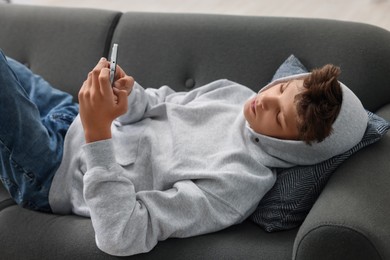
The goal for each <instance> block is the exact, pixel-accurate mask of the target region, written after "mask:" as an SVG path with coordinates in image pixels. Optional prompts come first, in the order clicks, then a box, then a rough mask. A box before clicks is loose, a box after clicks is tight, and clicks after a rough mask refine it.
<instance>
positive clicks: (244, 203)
mask: <svg viewBox="0 0 390 260" xmlns="http://www.w3.org/2000/svg"><path fill="white" fill-rule="evenodd" d="M108 65H109V63H108V61H107V60H106V59H104V58H102V59H101V60H100V61H99V63H98V64H97V65H96V67H95V68H94V69H93V70H92V71H91V72H90V73H89V74H88V77H87V79H86V81H85V82H84V84H83V86H82V87H81V89H80V92H79V103H80V111H79V112H80V116H76V113H77V106H76V105H74V104H72V102H70V101H69V99H68V96H67V95H66V94H64V93H61V92H57V91H55V90H53V89H51V88H50V87H49V86H48V84H47V83H46V82H44V81H43V80H42V79H41V78H39V77H38V76H35V75H33V74H31V72H29V71H28V70H27V69H26V68H24V67H23V66H21V65H20V64H18V63H16V62H15V61H12V60H9V61H8V62H7V61H6V59H5V58H4V56H3V58H2V59H1V60H0V86H1V89H2V92H1V94H0V101H1V105H0V107H1V113H0V114H2V115H1V116H2V117H1V118H0V120H2V122H5V121H3V120H13V122H12V126H11V127H3V124H2V127H1V128H2V129H1V130H0V141H1V143H2V146H1V149H2V154H1V162H2V165H3V167H2V170H1V174H2V176H3V177H2V180H3V183H4V185H5V186H6V187H7V188H8V189H9V190H10V193H11V194H12V195H13V197H14V199H15V200H16V201H17V202H18V203H19V204H22V205H23V206H26V207H29V208H33V209H37V210H46V211H53V212H54V213H60V214H71V213H74V214H78V215H81V216H86V217H91V220H92V224H93V227H94V229H95V233H96V243H97V245H98V247H99V248H100V249H101V250H103V251H105V252H107V253H109V254H114V255H132V254H138V253H142V252H147V251H150V250H151V249H152V248H153V247H154V246H155V245H156V243H157V242H158V241H160V240H164V239H166V238H168V237H187V236H195V235H199V234H204V233H209V232H213V231H217V230H220V229H223V228H226V227H228V226H230V225H233V224H236V223H240V222H241V221H243V220H245V219H246V218H247V217H248V216H249V215H250V214H251V213H252V212H253V210H254V209H255V208H256V206H257V204H258V202H259V201H260V199H261V198H262V197H263V196H264V194H265V193H266V192H267V191H268V190H269V189H270V188H271V187H272V185H273V184H274V182H275V179H276V176H275V174H274V172H273V171H272V167H291V166H293V165H297V164H313V163H317V162H319V161H323V160H325V159H328V158H330V157H332V156H334V155H337V154H339V153H341V152H343V151H346V150H348V149H350V148H351V147H352V146H354V145H355V144H357V143H358V142H359V141H360V139H361V138H362V136H363V134H364V131H365V128H366V125H367V114H366V112H365V110H364V109H363V107H362V105H361V103H360V102H359V100H358V99H357V98H356V96H355V95H354V94H353V93H352V92H351V91H350V90H349V89H347V88H346V87H345V86H344V85H342V84H340V83H339V82H338V81H337V76H338V74H339V71H338V69H337V68H335V67H333V66H327V67H325V68H323V69H320V70H318V71H314V72H313V73H312V74H302V75H296V76H293V77H289V78H284V79H282V80H279V81H276V82H273V83H271V84H270V85H268V86H266V87H265V88H264V89H262V90H261V91H260V92H259V93H258V94H255V93H254V92H253V91H252V90H250V89H248V88H246V87H244V86H242V85H239V84H237V83H234V82H230V81H228V80H219V81H216V82H212V83H210V84H208V85H206V86H203V87H200V88H198V89H195V90H193V91H191V92H188V93H175V92H174V91H173V90H171V89H170V88H168V87H166V86H164V87H161V88H159V89H146V90H145V89H143V88H142V87H141V86H139V85H138V84H137V83H135V82H134V80H133V79H132V78H131V77H129V76H127V75H126V74H125V72H124V71H123V70H122V69H121V68H118V72H117V74H116V79H115V83H114V86H111V84H110V82H109V70H108ZM27 79H29V80H27ZM31 82H35V83H37V84H36V85H37V86H35V84H32V83H31ZM26 85H28V86H26ZM42 89H45V93H46V92H47V91H51V92H52V94H51V95H50V96H52V97H53V99H52V98H48V99H47V100H46V101H45V102H43V103H42V100H41V99H38V98H35V96H36V94H39V93H40V91H41V90H42ZM3 96H4V97H3ZM11 96H12V97H13V98H12V99H10V98H9V97H11ZM10 100H11V101H10ZM53 100H55V101H57V102H54V101H53ZM32 101H35V102H36V103H38V105H34V102H32ZM59 101H60V102H61V105H57V106H55V105H54V104H57V103H58V102H59ZM3 102H5V103H6V105H4V106H3ZM47 104H49V105H47ZM34 106H35V107H34ZM24 107H27V108H28V109H25V108H24ZM41 110H42V111H43V112H41ZM8 111H12V112H13V114H12V115H11V114H10V113H8ZM29 111H32V112H29ZM15 113H16V114H15ZM22 116H23V117H22ZM37 117H38V119H36V118H37ZM41 118H42V120H41ZM73 118H74V120H69V119H73ZM25 121H28V123H26V122H25ZM41 121H42V122H41ZM70 121H72V123H70ZM347 121H348V124H346V122H347ZM66 122H68V123H67V124H66ZM68 125H70V127H69V129H66V128H67V127H66V126H68ZM3 128H4V129H3ZM57 128H59V129H60V131H58V130H57ZM319 128H320V129H319ZM11 129H13V130H11ZM15 129H17V131H15ZM34 129H38V130H34ZM39 129H40V130H39ZM45 129H47V130H45ZM53 129H54V130H53ZM48 131H49V132H50V133H51V134H50V135H49V134H47V133H48ZM65 132H66V136H65V141H64V142H63V140H62V139H61V138H63V136H64V135H65ZM59 133H60V134H59ZM53 136H54V137H53ZM36 138H39V142H38V143H37V141H35V140H36ZM20 139H23V142H21V141H20ZM48 140H49V141H48ZM62 143H64V144H63V151H64V152H63V154H62V153H60V154H59V152H58V150H60V149H62ZM42 147H43V148H42ZM37 151H38V152H39V153H37ZM42 154H44V156H46V157H47V159H46V160H47V162H45V164H43V165H42V163H41V162H40V157H41V156H42ZM30 158H34V160H32V159H31V160H30ZM38 158H39V160H37V159H38ZM47 163H50V164H49V165H50V167H49V166H48V164H47ZM20 176H23V177H20ZM11 183H16V185H15V186H16V187H15V186H12V185H10V184H11ZM19 194H21V195H19Z"/></svg>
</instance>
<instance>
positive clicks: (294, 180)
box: [251, 55, 390, 232]
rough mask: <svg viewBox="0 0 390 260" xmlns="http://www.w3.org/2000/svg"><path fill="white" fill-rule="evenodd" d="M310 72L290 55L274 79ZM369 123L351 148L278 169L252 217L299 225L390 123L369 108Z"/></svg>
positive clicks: (268, 226)
mask: <svg viewBox="0 0 390 260" xmlns="http://www.w3.org/2000/svg"><path fill="white" fill-rule="evenodd" d="M304 72H307V69H306V68H305V66H304V65H302V63H301V62H300V61H299V60H298V59H297V58H296V57H295V56H294V55H291V56H290V57H288V58H287V60H286V61H285V62H284V63H283V64H282V65H281V66H280V67H279V68H278V70H277V71H276V73H275V75H274V77H273V80H275V79H278V78H281V77H285V76H288V75H293V74H298V73H304ZM367 114H368V117H369V122H368V125H367V130H366V132H365V134H364V136H363V139H362V141H361V142H360V143H358V144H357V145H356V146H354V147H353V148H352V149H350V150H349V151H347V152H345V153H343V154H340V155H338V156H335V157H333V158H330V159H329V160H326V161H324V162H322V163H319V164H316V165H311V166H296V167H292V168H288V169H276V171H277V174H278V178H277V181H276V183H275V185H274V186H273V187H272V189H271V190H270V191H269V192H268V193H267V194H266V195H265V196H264V198H263V199H262V200H261V201H260V203H259V205H258V208H257V209H256V211H255V212H254V213H253V214H252V215H251V219H252V220H253V221H254V222H255V223H257V224H259V225H260V226H261V227H262V228H264V229H265V230H266V231H268V232H272V231H280V230H287V229H291V228H294V227H297V226H299V225H300V224H301V223H302V222H303V220H304V219H305V217H306V215H307V214H308V213H309V211H310V209H311V207H312V206H313V204H314V202H315V201H316V199H317V198H318V196H319V195H320V193H321V191H322V189H323V188H324V187H325V184H326V183H327V181H328V179H329V178H330V176H331V175H332V173H333V172H334V171H335V170H336V169H337V167H338V166H339V165H340V164H341V163H342V162H344V161H345V160H346V159H348V158H349V157H350V156H351V155H353V154H354V153H356V152H357V151H359V150H360V149H362V148H363V147H365V146H367V145H369V144H372V143H374V142H376V141H378V140H379V139H380V138H381V137H382V136H383V135H384V134H385V133H386V132H387V130H388V129H390V123H389V122H387V121H386V120H385V119H383V118H381V117H379V116H378V115H375V114H373V113H371V112H369V111H367Z"/></svg>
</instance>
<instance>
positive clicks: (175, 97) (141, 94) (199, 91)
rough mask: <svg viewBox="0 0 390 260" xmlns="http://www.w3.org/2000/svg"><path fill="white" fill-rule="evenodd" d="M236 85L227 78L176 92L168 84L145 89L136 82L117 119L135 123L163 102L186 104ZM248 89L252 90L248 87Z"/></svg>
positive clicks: (121, 122)
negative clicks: (124, 110) (125, 108)
mask: <svg viewBox="0 0 390 260" xmlns="http://www.w3.org/2000/svg"><path fill="white" fill-rule="evenodd" d="M236 85H238V84H237V83H234V82H231V81H229V80H226V79H222V80H217V81H214V82H212V83H209V84H207V85H204V86H202V87H199V88H196V89H194V90H192V91H189V92H175V91H174V90H173V89H171V88H170V87H168V86H162V87H160V88H158V89H157V88H147V89H144V88H143V87H142V86H141V85H139V84H138V83H137V82H134V86H133V90H132V91H131V93H130V95H129V96H128V109H127V112H126V113H125V114H124V115H122V116H120V117H118V118H117V119H116V120H115V121H116V122H119V123H120V124H122V125H125V124H131V123H135V122H137V121H140V120H142V119H143V118H145V117H147V114H148V113H147V112H148V111H150V110H151V109H152V108H153V107H155V106H157V105H159V104H161V103H163V102H169V103H177V104H182V105H185V104H188V103H190V102H192V101H194V100H196V99H197V98H199V97H204V96H207V95H211V96H212V95H213V93H214V92H215V90H220V89H221V88H223V87H229V86H236ZM247 91H251V90H249V89H247ZM218 95H219V94H218ZM232 95H234V94H232Z"/></svg>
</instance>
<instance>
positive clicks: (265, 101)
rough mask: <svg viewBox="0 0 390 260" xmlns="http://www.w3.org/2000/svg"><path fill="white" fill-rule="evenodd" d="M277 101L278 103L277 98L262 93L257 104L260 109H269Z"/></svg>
mask: <svg viewBox="0 0 390 260" xmlns="http://www.w3.org/2000/svg"><path fill="white" fill-rule="evenodd" d="M277 103H278V99H277V98H276V97H273V96H269V95H264V96H263V97H262V98H261V100H260V102H259V105H260V106H261V108H262V109H264V110H269V109H272V108H274V107H275V106H276V105H277Z"/></svg>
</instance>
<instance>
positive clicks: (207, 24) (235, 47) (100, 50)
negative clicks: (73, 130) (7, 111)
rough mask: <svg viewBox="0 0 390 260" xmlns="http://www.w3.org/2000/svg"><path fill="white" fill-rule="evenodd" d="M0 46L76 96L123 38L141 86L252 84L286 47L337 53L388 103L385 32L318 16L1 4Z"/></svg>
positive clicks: (356, 84)
mask: <svg viewBox="0 0 390 260" xmlns="http://www.w3.org/2000/svg"><path fill="white" fill-rule="evenodd" d="M0 24H1V26H0V48H2V49H3V50H4V51H5V52H6V54H7V55H10V56H12V57H14V58H16V59H18V60H20V61H22V62H24V63H28V64H29V65H30V67H31V69H32V70H33V71H34V72H36V73H38V74H41V75H43V76H44V77H45V78H46V79H47V80H48V81H49V82H51V83H52V84H53V85H54V86H56V87H59V88H61V89H65V90H67V91H69V92H70V93H72V94H73V95H74V96H75V97H76V96H77V92H78V89H79V87H80V86H81V84H82V82H83V81H84V80H85V78H86V75H87V73H88V71H89V70H90V69H91V68H92V67H93V66H94V65H95V64H96V62H97V61H98V60H99V58H100V57H101V56H108V53H109V49H110V46H111V44H112V43H113V42H116V43H118V44H119V46H120V47H119V64H120V65H121V66H122V67H123V68H124V69H125V70H126V71H127V73H128V74H130V75H132V76H134V78H135V79H136V80H137V81H138V82H140V83H141V85H143V86H145V87H159V86H161V85H169V86H171V87H172V88H174V89H175V90H178V91H179V90H190V89H191V88H193V87H198V86H201V85H203V84H206V83H208V82H210V81H212V80H216V79H220V78H228V79H230V80H233V81H237V82H239V83H242V84H244V85H247V86H249V87H250V88H252V89H254V90H258V89H259V88H260V87H261V86H263V85H264V84H266V83H267V82H269V81H270V79H271V77H272V75H273V73H274V72H275V70H276V69H277V67H278V66H279V65H280V64H281V63H282V62H283V61H284V60H285V59H286V58H287V57H288V56H289V55H290V54H294V55H295V56H297V57H298V58H299V59H300V60H301V61H302V62H303V63H304V64H305V65H306V66H307V67H308V68H309V69H311V68H314V67H319V66H322V65H324V64H326V63H333V64H335V65H338V66H340V67H341V69H342V75H341V80H342V81H343V82H344V83H345V84H346V85H347V86H349V87H350V88H351V89H353V91H354V92H355V93H356V94H357V95H358V96H359V97H360V98H361V100H362V102H363V104H364V106H365V107H366V108H367V109H369V110H371V111H373V112H375V111H376V110H377V109H379V108H380V107H382V106H384V105H385V104H390V84H388V78H387V77H388V75H390V48H389V46H390V32H388V31H386V30H384V29H381V28H378V27H374V26H371V25H365V24H360V23H353V22H342V21H333V20H323V19H304V18H285V17H248V16H245V17H243V16H227V15H205V14H167V13H161V14H159V13H132V12H129V13H123V14H122V13H120V12H114V11H107V10H95V9H71V11H69V9H68V8H42V7H34V6H14V5H3V6H2V7H1V8H0Z"/></svg>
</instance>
